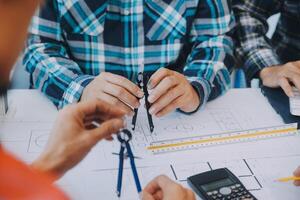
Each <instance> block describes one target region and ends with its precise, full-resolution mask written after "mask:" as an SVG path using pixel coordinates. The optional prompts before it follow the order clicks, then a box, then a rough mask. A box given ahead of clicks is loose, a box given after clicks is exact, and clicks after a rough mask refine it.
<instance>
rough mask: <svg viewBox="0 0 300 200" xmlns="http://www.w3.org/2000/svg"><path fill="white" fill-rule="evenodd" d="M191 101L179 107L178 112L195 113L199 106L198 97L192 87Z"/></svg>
mask: <svg viewBox="0 0 300 200" xmlns="http://www.w3.org/2000/svg"><path fill="white" fill-rule="evenodd" d="M191 87H192V89H191V101H187V103H186V105H185V106H183V107H181V108H180V110H182V111H183V112H186V113H193V112H195V111H196V110H197V109H198V108H199V106H200V102H201V101H200V96H199V95H198V93H197V92H196V90H195V89H194V87H193V86H191Z"/></svg>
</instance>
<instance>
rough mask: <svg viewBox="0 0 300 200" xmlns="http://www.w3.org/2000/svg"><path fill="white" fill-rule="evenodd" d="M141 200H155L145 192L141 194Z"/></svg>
mask: <svg viewBox="0 0 300 200" xmlns="http://www.w3.org/2000/svg"><path fill="white" fill-rule="evenodd" d="M142 200H156V198H154V197H153V196H152V195H151V194H149V193H148V192H146V191H143V193H142Z"/></svg>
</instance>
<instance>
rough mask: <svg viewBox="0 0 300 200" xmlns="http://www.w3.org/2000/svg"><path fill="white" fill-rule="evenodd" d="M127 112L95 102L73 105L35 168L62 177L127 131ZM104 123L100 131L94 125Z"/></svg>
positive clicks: (64, 112) (61, 118)
mask: <svg viewBox="0 0 300 200" xmlns="http://www.w3.org/2000/svg"><path fill="white" fill-rule="evenodd" d="M123 116H124V112H123V111H121V110H119V109H116V108H115V107H113V106H111V105H110V104H107V103H105V102H102V101H100V100H97V99H94V100H89V101H86V102H80V103H78V104H76V105H75V104H74V105H69V106H67V107H65V108H64V109H63V110H61V111H60V112H59V115H58V118H57V120H56V123H55V125H54V128H53V130H52V132H51V135H50V138H49V140H48V143H47V145H46V148H45V150H44V152H43V153H42V154H41V155H40V156H39V158H38V159H37V160H36V161H34V162H33V164H32V167H33V168H35V169H37V170H39V171H42V172H48V173H52V174H55V175H57V176H58V177H60V176H62V175H63V174H64V173H65V172H66V171H68V170H69V169H71V168H72V167H74V166H75V165H76V164H77V163H79V162H80V161H81V160H82V159H83V158H84V157H85V156H86V155H87V154H88V152H89V151H90V150H91V149H92V147H93V146H94V145H96V144H97V143H98V142H99V141H100V140H102V139H112V138H111V137H112V134H113V133H116V132H118V131H119V130H120V129H121V128H123V127H124V120H123ZM95 121H96V122H98V123H101V125H100V127H95V126H93V124H94V123H93V122H95Z"/></svg>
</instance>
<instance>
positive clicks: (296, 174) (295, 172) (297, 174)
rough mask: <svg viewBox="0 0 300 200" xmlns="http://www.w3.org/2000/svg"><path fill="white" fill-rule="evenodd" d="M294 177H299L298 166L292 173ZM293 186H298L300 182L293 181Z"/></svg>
mask: <svg viewBox="0 0 300 200" xmlns="http://www.w3.org/2000/svg"><path fill="white" fill-rule="evenodd" d="M294 176H296V177H300V166H299V167H298V168H297V169H296V170H295V171H294ZM294 185H296V186H300V181H294Z"/></svg>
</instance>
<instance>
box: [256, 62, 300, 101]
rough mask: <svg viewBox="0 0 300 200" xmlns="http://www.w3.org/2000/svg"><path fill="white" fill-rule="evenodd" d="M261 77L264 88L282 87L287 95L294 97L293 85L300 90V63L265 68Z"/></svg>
mask: <svg viewBox="0 0 300 200" xmlns="http://www.w3.org/2000/svg"><path fill="white" fill-rule="evenodd" d="M259 76H260V78H261V80H262V82H263V85H264V86H267V87H271V88H276V87H281V88H282V89H283V90H284V92H285V93H286V95H288V96H289V97H291V96H293V91H292V85H291V84H293V85H295V86H296V88H298V89H299V90H300V61H296V62H289V63H287V64H284V65H280V66H273V67H267V68H264V69H262V70H261V72H260V74H259Z"/></svg>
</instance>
